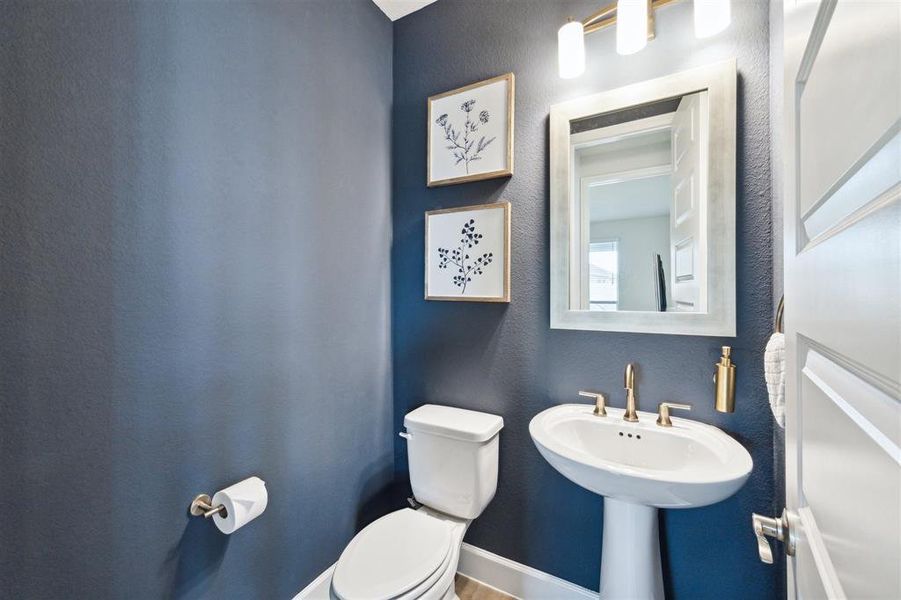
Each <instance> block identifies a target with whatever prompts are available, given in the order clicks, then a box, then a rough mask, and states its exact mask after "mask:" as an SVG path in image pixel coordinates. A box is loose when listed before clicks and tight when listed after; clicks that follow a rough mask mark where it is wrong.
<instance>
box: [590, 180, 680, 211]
mask: <svg viewBox="0 0 901 600" xmlns="http://www.w3.org/2000/svg"><path fill="white" fill-rule="evenodd" d="M670 186H671V183H670V176H669V175H658V176H656V177H644V178H642V179H629V180H627V181H620V182H618V183H610V184H606V185H598V186H592V187H591V188H589V191H588V193H589V202H590V204H589V206H590V209H589V210H590V211H591V213H590V214H591V220H592V221H618V220H620V219H644V218H648V217H660V216H663V215H668V214H669V211H670V197H671V195H672V189H671V187H670Z"/></svg>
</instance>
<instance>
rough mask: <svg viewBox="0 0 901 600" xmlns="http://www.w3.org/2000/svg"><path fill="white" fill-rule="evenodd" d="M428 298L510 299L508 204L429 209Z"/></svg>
mask: <svg viewBox="0 0 901 600" xmlns="http://www.w3.org/2000/svg"><path fill="white" fill-rule="evenodd" d="M425 299H426V300H458V301H459V300H462V301H469V302H509V301H510V203H509V202H503V201H502V202H495V203H492V204H480V205H478V206H462V207H459V208H447V209H443V210H432V211H429V212H427V213H426V214H425Z"/></svg>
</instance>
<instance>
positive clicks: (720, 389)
mask: <svg viewBox="0 0 901 600" xmlns="http://www.w3.org/2000/svg"><path fill="white" fill-rule="evenodd" d="M731 355H732V348H730V347H729V346H723V355H722V356H721V357H720V362H718V363H716V372H715V373H714V374H713V383H714V385H716V404H715V405H714V406H715V408H716V409H717V410H718V411H720V412H724V413H731V412H735V365H734V364H733V363H732V358H730V357H731Z"/></svg>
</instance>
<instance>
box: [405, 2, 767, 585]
mask: <svg viewBox="0 0 901 600" xmlns="http://www.w3.org/2000/svg"><path fill="white" fill-rule="evenodd" d="M597 6H598V2H596V1H594V0H591V1H574V0H565V1H559V2H558V1H554V2H548V1H544V0H519V1H516V2H509V1H508V2H505V1H498V0H496V1H492V2H472V1H463V0H440V1H439V2H437V3H435V4H433V5H430V6H428V7H427V8H425V9H423V10H422V11H419V12H416V13H414V14H412V15H410V16H408V17H406V18H404V19H401V20H400V21H398V22H396V23H395V28H394V121H393V129H394V138H393V153H392V156H393V173H394V179H393V190H394V194H393V198H392V206H393V223H394V245H393V248H392V260H393V266H392V290H393V303H392V306H393V319H394V328H393V341H394V346H393V353H394V392H395V427H397V428H400V426H401V422H402V419H403V415H404V413H406V412H407V411H408V410H409V409H410V408H412V407H415V406H417V405H419V404H422V403H424V402H437V403H446V404H450V405H454V406H462V407H466V408H472V409H477V410H485V411H488V412H492V413H497V414H500V415H503V417H504V420H505V423H506V426H505V428H504V430H503V432H502V433H501V465H500V484H499V488H498V493H497V497H496V498H495V499H494V502H493V503H492V504H491V506H490V507H489V508H488V509H487V510H486V511H485V513H484V514H483V515H482V516H481V517H480V518H479V519H478V520H477V521H476V522H475V523H474V525H473V527H472V529H471V530H470V533H469V535H468V541H470V542H472V543H474V544H476V545H478V546H480V547H482V548H485V549H487V550H490V551H492V552H496V553H498V554H501V555H503V556H506V557H509V558H511V559H514V560H517V561H520V562H523V563H525V564H528V565H531V566H533V567H536V568H539V569H541V570H544V571H547V572H550V573H552V574H554V575H558V576H560V577H563V578H565V579H568V580H570V581H573V582H575V583H578V584H580V585H582V586H585V587H590V588H593V589H597V587H598V580H597V573H598V564H599V560H600V554H601V516H602V506H601V505H602V502H601V499H600V497H598V496H595V495H592V494H591V493H589V492H587V491H584V490H582V489H580V488H579V487H577V486H576V485H575V484H572V483H570V482H569V481H567V480H565V479H564V478H563V477H562V476H561V475H559V474H557V473H556V472H555V471H554V470H553V469H552V468H551V467H550V466H548V465H547V464H546V463H545V461H544V460H543V459H542V458H541V457H540V456H539V454H538V452H537V451H536V450H535V448H534V446H533V444H532V441H531V439H530V438H529V434H528V423H529V419H531V418H532V417H533V416H534V415H535V414H537V413H538V412H540V411H541V410H543V409H545V408H547V407H549V406H552V405H554V404H558V403H564V402H578V401H580V399H579V398H578V396H577V395H576V392H577V390H579V389H585V388H601V389H603V390H605V391H606V392H608V393H609V394H610V397H611V398H612V403H613V404H614V405H622V403H623V395H622V372H623V367H624V366H625V364H626V363H627V362H630V361H631V362H636V363H638V365H639V378H640V381H639V386H640V389H639V395H638V398H639V404H640V406H641V407H642V408H643V409H645V410H653V409H654V408H655V407H656V405H657V403H658V402H660V401H663V400H675V401H680V402H689V403H691V404H692V405H693V406H694V412H693V413H692V417H693V418H696V419H699V420H701V421H704V422H707V423H713V424H715V425H717V426H719V427H721V428H723V429H724V430H726V431H727V432H729V433H731V434H732V435H733V436H735V437H736V438H737V439H738V440H739V441H740V442H741V443H742V444H744V445H745V446H746V447H747V448H748V449H749V450H750V452H751V454H752V456H753V458H754V462H755V467H754V472H753V474H752V476H751V478H750V480H749V481H748V483H747V485H746V486H745V487H744V489H743V490H742V491H741V492H739V493H738V494H737V495H736V496H734V497H733V498H731V499H729V500H727V501H725V502H722V503H720V504H717V505H715V506H711V507H707V508H702V509H695V510H683V511H675V510H674V511H667V512H666V513H665V514H664V515H663V516H662V520H663V525H664V527H663V539H664V544H663V549H664V562H665V573H666V575H665V579H666V587H667V592H668V595H669V597H670V598H693V599H698V598H730V599H737V598H749V599H750V598H754V599H759V598H769V597H778V596H781V588H780V586H779V577H778V570H777V569H776V568H774V567H768V566H765V565H763V564H761V563H760V561H759V560H758V559H757V549H756V544H755V541H754V538H753V535H752V533H751V528H750V513H751V512H752V511H757V512H767V511H773V510H774V508H775V507H774V500H773V477H774V475H773V451H772V448H773V430H772V418H771V416H770V414H769V409H768V406H767V399H766V390H765V386H764V382H763V372H762V365H761V357H762V350H763V347H764V345H765V341H766V338H767V335H768V334H769V332H770V327H771V306H772V304H771V287H772V263H771V257H772V254H771V252H772V251H771V245H770V244H771V231H770V222H771V218H770V194H769V191H770V170H769V154H768V151H769V147H768V146H769V134H768V111H767V102H768V99H767V94H768V79H767V77H768V70H767V59H768V48H767V35H768V32H767V4H766V3H765V2H733V3H732V7H733V12H734V16H733V22H732V25H731V27H730V29H729V30H728V31H726V32H725V33H724V34H721V35H719V36H718V37H715V38H713V39H710V40H705V41H698V40H695V39H694V36H693V34H692V13H691V9H692V7H691V4H690V3H679V4H676V5H672V6H667V7H665V8H663V9H661V10H659V11H657V39H656V40H655V41H653V42H651V43H650V44H649V45H648V47H647V48H646V49H645V50H643V51H642V52H640V53H638V54H635V55H632V56H628V57H621V56H618V55H617V54H616V52H615V49H614V45H615V41H614V39H615V33H614V31H613V30H612V29H610V30H606V31H604V32H601V33H596V34H593V35H591V36H590V37H588V38H587V54H588V71H587V73H586V74H585V75H584V76H583V77H581V78H580V79H576V80H572V81H563V80H561V79H559V78H558V77H557V73H556V68H557V66H556V61H557V52H556V33H557V28H558V27H560V25H562V24H563V23H565V22H566V18H567V17H568V16H573V17H576V18H583V17H585V16H587V15H589V14H591V12H593V11H594V10H596V9H597ZM733 56H734V57H736V58H737V61H738V70H739V77H740V80H739V100H738V102H739V106H738V115H739V117H738V128H739V131H738V165H739V166H738V190H737V192H738V193H737V204H738V210H737V215H738V223H737V245H738V297H739V300H738V303H739V304H738V337H737V338H736V339H716V338H700V337H680V336H660V335H638V334H617V333H597V332H578V331H552V330H550V329H549V327H548V325H549V315H548V303H549V300H548V294H549V291H548V290H549V281H548V278H549V275H548V260H549V258H548V158H547V157H548V134H547V127H548V122H547V115H548V111H549V109H550V106H551V105H552V104H554V103H556V102H560V101H562V100H567V99H570V98H574V97H577V96H581V95H584V94H587V93H591V92H598V91H602V90H606V89H611V88H615V87H618V86H621V85H625V84H628V83H632V82H636V81H641V80H645V79H650V78H653V77H658V76H662V75H666V74H669V73H673V72H675V71H679V70H682V69H686V68H690V67H693V66H698V65H703V64H708V63H711V62H715V61H718V60H721V59H725V58H729V57H733ZM508 71H513V72H514V73H515V74H516V174H515V175H514V176H513V178H512V179H509V180H506V179H498V180H492V181H485V182H479V183H470V184H463V185H455V186H450V187H444V188H436V189H427V188H426V186H425V173H426V165H425V156H426V148H425V141H426V131H425V127H426V98H427V97H428V96H429V95H431V94H435V93H438V92H443V91H446V90H449V89H452V88H455V87H458V86H461V85H465V84H468V83H471V82H474V81H478V80H480V79H484V78H487V77H491V76H494V75H499V74H501V73H505V72H508ZM500 199H506V200H509V201H511V202H512V205H513V240H512V243H513V262H512V271H513V272H512V280H513V281H512V284H513V287H512V293H513V301H512V302H511V303H510V304H509V305H492V304H469V303H456V302H454V303H452V302H444V303H442V302H425V301H424V300H423V299H422V289H423V287H422V286H423V282H422V278H423V272H422V265H423V213H424V211H426V210H431V209H436V208H445V207H451V206H461V205H467V204H477V203H482V202H488V201H493V200H500ZM723 343H729V344H732V345H733V346H734V348H735V353H734V355H735V360H736V361H737V363H738V365H739V379H738V381H739V387H738V394H737V407H738V408H737V411H736V412H735V413H734V414H731V415H724V414H720V413H717V412H715V411H714V410H713V397H712V386H711V376H712V374H713V363H714V362H715V361H716V359H717V357H718V355H719V346H720V345H721V344H723ZM395 448H396V452H397V461H396V465H397V468H398V477H399V479H400V480H402V479H403V478H404V477H406V472H405V469H406V456H405V447H404V445H403V443H402V442H398V441H396V443H395Z"/></svg>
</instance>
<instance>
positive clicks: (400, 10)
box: [372, 0, 436, 21]
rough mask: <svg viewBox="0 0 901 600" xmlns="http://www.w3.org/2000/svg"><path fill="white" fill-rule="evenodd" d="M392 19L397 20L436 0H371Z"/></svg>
mask: <svg viewBox="0 0 901 600" xmlns="http://www.w3.org/2000/svg"><path fill="white" fill-rule="evenodd" d="M372 1H373V2H375V4H376V6H378V7H379V8H381V9H382V12H383V13H385V14H386V15H388V18H389V19H391V20H392V21H397V20H398V19H399V18H401V17H405V16H407V15H408V14H410V13H411V12H415V11H417V10H419V9H420V8H422V7H423V6H427V5H429V4H431V3H432V2H435V1H436V0H372Z"/></svg>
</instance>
